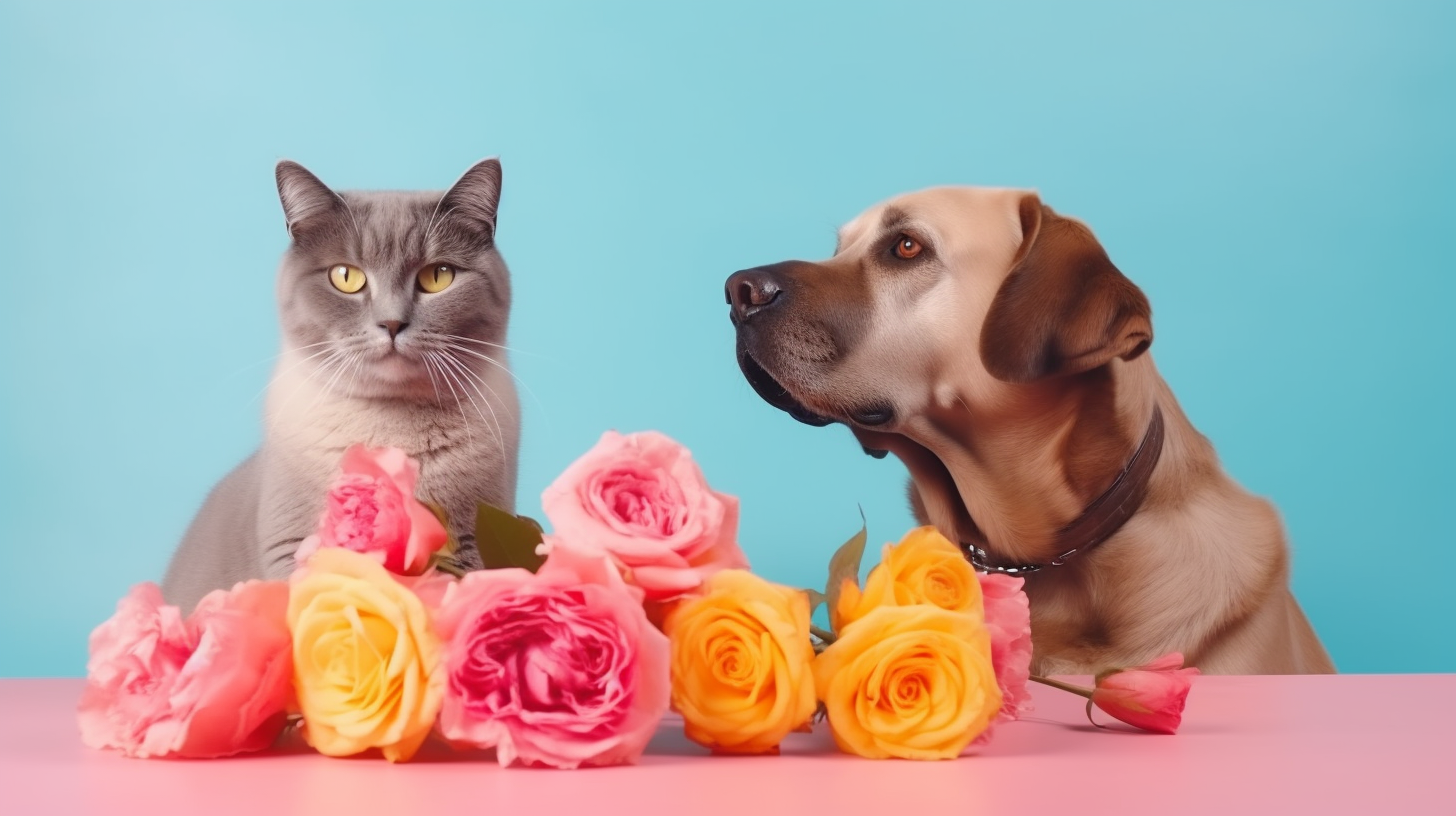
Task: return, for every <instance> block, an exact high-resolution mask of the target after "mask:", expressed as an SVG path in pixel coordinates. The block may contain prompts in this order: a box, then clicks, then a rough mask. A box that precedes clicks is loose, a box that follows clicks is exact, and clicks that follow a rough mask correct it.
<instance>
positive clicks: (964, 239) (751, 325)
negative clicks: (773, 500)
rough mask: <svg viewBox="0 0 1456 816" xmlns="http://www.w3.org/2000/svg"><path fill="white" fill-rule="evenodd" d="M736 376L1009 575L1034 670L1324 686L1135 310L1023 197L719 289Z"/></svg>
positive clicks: (1307, 635) (1247, 498)
mask: <svg viewBox="0 0 1456 816" xmlns="http://www.w3.org/2000/svg"><path fill="white" fill-rule="evenodd" d="M727 296H728V301H729V303H730V305H731V307H732V308H731V317H732V320H733V323H734V325H735V326H736V327H737V330H738V358H739V363H740V365H741V367H742V369H743V372H744V375H745V376H746V377H747V378H748V381H749V382H750V383H751V384H752V385H753V387H754V389H755V390H756V391H758V393H759V395H760V396H762V397H763V398H764V399H765V400H767V401H768V402H769V403H770V404H771V405H774V406H775V407H778V408H781V409H783V410H785V411H787V412H789V413H790V414H791V415H793V416H794V417H795V418H796V419H799V420H800V421H803V422H807V423H810V424H815V425H823V424H829V423H831V422H840V423H843V424H845V425H847V426H849V428H850V429H851V430H852V431H853V432H854V434H855V436H856V437H857V438H858V439H859V441H860V443H861V445H862V446H863V447H864V448H865V450H866V452H868V453H871V454H874V455H884V453H885V452H890V453H894V454H895V455H896V456H898V457H899V458H900V459H901V460H902V461H903V462H904V463H905V464H906V466H907V467H908V469H909V471H910V476H911V488H910V494H911V502H912V505H913V507H914V509H915V513H916V515H917V517H919V518H920V519H921V521H922V522H923V523H930V524H934V525H935V526H936V527H938V528H939V529H940V530H941V531H942V532H944V533H945V534H946V535H947V536H948V537H950V538H951V540H953V541H958V542H960V543H961V545H962V547H963V548H965V549H966V551H967V553H968V556H969V557H970V558H971V560H972V562H973V563H976V564H977V565H978V566H979V567H981V568H983V569H989V570H994V571H1000V572H1006V573H1008V574H1012V575H1022V576H1024V577H1025V579H1026V592H1027V595H1028V596H1029V598H1030V601H1031V614H1032V638H1033V641H1034V643H1035V655H1034V658H1033V670H1034V671H1036V672H1038V673H1043V674H1088V673H1094V672H1097V671H1100V670H1103V669H1108V668H1113V667H1125V666H1133V665H1138V664H1141V663H1144V662H1147V661H1148V660H1150V659H1151V658H1154V657H1157V656H1158V655H1161V654H1164V653H1166V652H1171V651H1180V652H1182V653H1183V654H1184V655H1185V656H1186V659H1187V661H1188V663H1189V664H1190V665H1196V666H1198V667H1200V668H1201V669H1203V670H1204V671H1205V672H1210V673H1219V674H1289V673H1316V672H1332V671H1334V666H1333V665H1332V664H1331V662H1330V659H1329V657H1328V655H1326V653H1325V650H1324V648H1323V647H1322V646H1321V645H1320V642H1319V639H1318V638H1317V637H1316V636H1315V633H1314V631H1313V630H1312V629H1311V628H1310V625H1309V623H1308V621H1307V620H1306V619H1305V616H1304V613H1303V612H1302V611H1301V610H1300V608H1299V605H1298V604H1297V603H1296V602H1295V600H1294V597H1293V595H1291V594H1290V591H1289V583H1288V579H1289V555H1288V549H1287V547H1286V545H1285V541H1284V533H1283V530H1282V526H1281V524H1280V521H1279V516H1278V513H1277V511H1276V510H1275V508H1274V507H1273V506H1272V505H1271V504H1270V503H1269V502H1267V501H1265V500H1263V499H1260V498H1257V497H1255V496H1253V495H1251V494H1249V493H1248V492H1246V491H1245V490H1244V489H1243V488H1241V487H1240V486H1239V485H1238V484H1236V483H1235V482H1234V481H1233V480H1232V479H1230V478H1229V477H1228V475H1226V474H1225V473H1224V472H1223V470H1222V469H1221V468H1220V466H1219V463H1218V457H1217V455H1216V454H1215V453H1214V450H1213V447H1212V446H1211V445H1210V444H1209V442H1208V440H1207V439H1205V438H1204V437H1203V436H1202V435H1201V434H1199V432H1198V431H1197V430H1196V429H1194V427H1193V426H1192V425H1191V424H1189V422H1188V418H1187V417H1186V416H1184V414H1183V412H1182V410H1181V409H1180V408H1179V407H1178V402H1177V400H1175V399H1174V398H1173V394H1172V392H1171V391H1170V390H1169V388H1168V385H1167V383H1165V382H1164V381H1163V379H1162V377H1161V376H1159V374H1158V371H1157V369H1156V368H1155V367H1154V366H1153V360H1152V357H1151V356H1150V355H1149V354H1147V353H1146V352H1147V349H1148V346H1149V345H1150V344H1151V343H1152V337H1153V330H1152V322H1151V309H1150V308H1149V306H1148V300H1147V298H1146V297H1145V296H1144V295H1143V293H1142V291H1141V290H1139V289H1138V287H1137V286H1135V285H1134V284H1133V283H1132V282H1131V281H1129V280H1128V279H1127V278H1126V277H1124V276H1123V274H1122V273H1121V272H1119V271H1118V269H1117V267H1115V266H1113V264H1112V261H1110V260H1109V259H1108V257H1107V254H1106V252H1105V251H1104V250H1103V248H1102V246H1101V244H1099V243H1098V241H1097V239H1096V238H1095V237H1094V236H1093V235H1092V232H1091V230H1089V229H1088V228H1087V227H1086V226H1084V225H1083V224H1081V223H1080V222H1078V221H1075V220H1072V219H1070V218H1067V217H1065V216H1061V215H1058V214H1057V213H1055V212H1053V211H1052V210H1051V209H1050V208H1049V207H1046V206H1044V205H1043V204H1042V203H1041V200H1040V199H1039V198H1038V197H1037V195H1036V194H1035V193H1030V192H1025V191H1016V190H998V189H982V188H971V187H956V188H936V189H931V190H925V191H922V192H918V193H912V194H909V195H905V196H901V197H899V198H896V199H893V200H891V201H889V202H886V203H884V204H881V205H879V206H876V207H874V208H872V209H870V210H868V211H866V212H865V213H863V214H862V215H860V216H859V217H858V218H856V219H854V220H853V221H851V222H850V223H849V224H847V225H845V226H844V227H843V228H842V229H841V230H840V232H839V246H838V248H837V249H836V250H835V253H834V256H833V257H832V258H830V259H828V260H826V261H821V262H817V263H810V262H803V261H787V262H784V263H779V264H774V265H771V266H764V267H759V268H756V269H748V270H744V271H741V272H738V273H735V274H734V275H733V276H731V277H730V278H729V279H728V282H727Z"/></svg>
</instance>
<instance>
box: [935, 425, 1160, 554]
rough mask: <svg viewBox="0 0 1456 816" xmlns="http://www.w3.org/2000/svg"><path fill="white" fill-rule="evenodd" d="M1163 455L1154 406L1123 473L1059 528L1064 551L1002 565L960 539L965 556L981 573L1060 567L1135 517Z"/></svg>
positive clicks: (1059, 549)
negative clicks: (1038, 559)
mask: <svg viewBox="0 0 1456 816" xmlns="http://www.w3.org/2000/svg"><path fill="white" fill-rule="evenodd" d="M1162 454H1163V412H1162V410H1161V409H1160V408H1158V407H1157V406H1156V405H1155V406H1153V418H1152V420H1151V421H1150V422H1149V423H1148V432H1147V433H1146V434H1144V435H1143V441H1142V442H1141V443H1140V444H1139V445H1138V448H1137V450H1135V451H1133V454H1132V458H1131V459H1129V460H1128V461H1127V465H1126V466H1125V467H1123V469H1122V472H1121V473H1118V474H1117V478H1116V479H1114V480H1113V482H1112V486H1111V487H1109V488H1107V490H1106V491H1105V492H1104V493H1103V494H1102V495H1101V496H1098V497H1097V499H1096V500H1095V501H1093V502H1092V503H1091V504H1089V505H1087V509H1086V510H1084V511H1082V515H1080V516H1078V517H1077V518H1076V519H1074V520H1073V521H1072V523H1071V524H1068V525H1067V526H1065V527H1063V528H1062V529H1060V530H1058V531H1057V535H1056V538H1055V539H1053V540H1054V541H1055V542H1056V545H1057V550H1058V552H1060V553H1061V555H1058V556H1057V557H1056V558H1053V559H1052V560H1051V561H1049V562H1048V563H1045V564H1020V565H1016V566H1002V565H997V564H992V563H991V560H990V556H989V555H987V553H986V551H985V550H984V549H982V548H981V547H977V546H976V545H974V544H970V543H968V542H965V541H962V542H961V549H963V550H965V553H966V558H967V559H968V560H970V562H971V566H973V567H975V568H976V569H978V570H980V571H982V572H997V573H1001V574H1002V575H1029V574H1031V573H1033V572H1040V571H1041V570H1044V569H1047V568H1049V567H1060V566H1062V565H1063V564H1065V563H1067V559H1069V558H1071V557H1072V556H1074V555H1078V554H1085V553H1086V552H1087V551H1088V550H1090V549H1092V548H1093V547H1096V546H1097V545H1098V544H1101V543H1102V542H1104V541H1106V540H1107V539H1109V538H1111V537H1112V535H1113V533H1116V532H1117V531H1118V530H1120V529H1122V525H1124V524H1126V523H1127V520H1128V519H1130V518H1132V516H1133V514H1134V513H1136V512H1137V511H1138V508H1139V507H1141V506H1142V503H1143V499H1144V498H1146V497H1147V495H1148V482H1149V481H1150V480H1151V479H1152V477H1153V469H1154V468H1156V467H1157V466H1158V458H1159V457H1160V456H1162Z"/></svg>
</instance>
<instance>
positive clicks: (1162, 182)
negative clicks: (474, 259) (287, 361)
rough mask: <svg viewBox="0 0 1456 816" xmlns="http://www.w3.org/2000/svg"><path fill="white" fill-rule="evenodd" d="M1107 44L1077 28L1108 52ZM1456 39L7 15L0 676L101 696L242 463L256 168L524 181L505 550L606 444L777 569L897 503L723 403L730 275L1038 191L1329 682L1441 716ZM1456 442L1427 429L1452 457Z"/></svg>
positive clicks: (1140, 8)
mask: <svg viewBox="0 0 1456 816" xmlns="http://www.w3.org/2000/svg"><path fill="white" fill-rule="evenodd" d="M1093 5H1095V6H1096V8H1095V9H1094V8H1092V6H1093ZM1452 42H1456V4H1451V3H1444V2H1430V3H1412V2H1390V1H1389V0H1385V1H1384V2H1371V3H1336V2H1313V3H1288V2H1261V3H1237V2H1235V3H1217V4H1212V3H1200V4H1172V3H1162V2H1157V3H1151V2H1150V3H1098V4H1083V3H1071V2H1068V3H1004V2H1001V3H969V2H946V3H920V4H915V3H896V4H890V3H879V4H870V5H853V4H849V3H826V4H823V5H818V6H814V5H798V4H788V3H782V2H770V3H755V2H733V3H717V4H712V5H711V6H704V5H700V4H680V3H660V4H640V3H628V2H620V3H611V4H587V3H582V4H565V5H563V4H555V3H545V2H530V3H527V2H517V3H510V4H492V3H463V2H462V3H458V4H437V3H426V2H410V3H407V4H406V3H367V2H358V3H349V4H338V5H323V4H311V3H303V2H288V3H268V2H247V3H243V2H236V3H227V4H221V3H219V4H196V3H178V4H171V5H168V4H156V3H150V2H131V3H126V4H112V3H95V4H84V3H53V2H39V1H33V0H24V1H21V2H18V1H17V0H5V2H4V3H3V4H0V164H3V166H4V168H5V169H4V173H3V181H0V258H3V271H0V276H3V281H4V286H3V289H0V291H3V294H0V299H3V303H4V306H5V308H4V320H5V321H6V324H7V325H6V332H5V336H4V341H3V342H0V388H3V389H4V390H3V398H0V556H3V568H0V631H3V633H4V648H3V649H0V675H68V674H79V673H80V672H81V671H82V670H83V666H84V660H85V645H86V635H87V633H88V631H89V630H90V629H91V627H92V626H94V625H95V624H96V623H98V622H99V621H101V620H102V619H104V618H105V617H106V616H107V615H109V614H110V611H111V609H112V607H113V605H114V603H115V601H116V599H117V598H119V597H120V596H121V595H122V594H123V593H124V592H125V591H126V588H127V587H128V586H129V585H130V584H132V583H133V582H136V581H140V580H145V579H152V578H156V577H158V576H159V575H160V573H161V570H162V568H163V566H164V564H165V561H166V558H167V556H168V554H169V552H170V550H171V548H172V547H173V546H174V544H175V542H176V541H177V539H178V537H179V536H180V534H181V532H182V530H183V528H184V526H185V525H186V523H187V521H188V520H189V518H190V517H191V515H192V513H193V512H194V510H195V508H196V506H197V505H198V503H199V502H200V501H201V499H202V497H203V495H204V494H205V492H206V491H207V490H208V488H209V487H210V486H211V485H212V484H213V482H214V481H215V480H216V479H217V478H218V477H219V476H221V475H222V474H223V473H224V472H225V471H226V470H227V469H229V468H230V467H232V465H233V464H235V463H236V462H237V461H238V460H240V459H241V458H242V457H243V456H244V455H246V454H247V453H248V452H249V451H250V450H252V449H253V448H254V447H255V446H256V444H257V443H258V439H259V436H260V431H259V409H260V401H259V399H258V396H259V393H260V391H261V390H262V389H263V387H264V385H265V383H266V382H267V379H268V376H269V366H270V358H271V357H272V355H274V354H275V353H276V351H277V320H276V317H275V313H274V306H273V299H272V297H273V296H272V287H273V275H274V269H275V263H276V260H277V257H278V255H279V253H280V252H281V251H282V250H283V248H284V245H285V240H286V236H285V232H284V227H283V220H282V216H281V214H280V211H279V207H278V204H277V200H276V197H275V194H274V189H273V181H272V166H273V163H274V162H275V161H276V160H277V159H279V158H284V157H287V158H292V159H296V160H299V161H302V162H303V163H304V164H306V165H307V166H308V167H310V168H311V169H313V170H314V171H315V172H316V173H318V174H319V175H320V176H321V177H322V178H323V179H324V180H325V181H327V182H328V183H330V184H332V185H335V186H337V187H341V188H397V187H402V188H443V187H444V186H446V185H448V184H449V183H450V182H451V181H453V180H454V179H455V177H456V176H457V175H458V174H459V173H460V172H462V171H463V170H464V169H465V168H466V167H467V166H469V165H470V164H471V163H472V162H473V161H475V160H476V159H479V158H481V157H483V156H486V155H491V154H499V155H500V156H501V157H502V159H503V162H504V166H505V177H506V183H505V195H504V203H503V205H502V216H501V225H500V245H501V247H502V249H503V252H504V254H505V256H506V257H507V259H508V260H509V262H510V264H511V267H512V269H513V271H514V274H515V282H516V297H517V301H516V302H517V308H516V312H515V318H514V326H513V329H512V332H511V345H512V346H514V347H515V348H517V349H519V350H520V353H519V354H517V355H516V356H515V358H514V361H515V365H516V368H517V371H518V373H519V374H520V376H521V377H522V379H524V380H525V382H526V383H527V384H528V385H529V387H530V389H531V393H530V394H525V395H523V398H524V405H525V441H524V447H523V459H522V461H523V465H522V472H521V507H522V509H523V510H524V511H527V512H533V513H534V512H537V511H539V500H538V497H539V494H540V491H541V489H542V488H543V487H544V486H545V485H546V484H547V483H548V482H549V481H550V479H551V478H552V477H553V476H554V475H555V474H556V473H558V472H559V471H560V470H561V469H562V468H563V467H564V466H565V465H566V464H567V463H568V462H570V461H571V460H572V459H573V458H575V457H576V456H577V455H578V454H580V453H581V452H582V451H584V450H585V449H586V448H588V447H589V446H590V445H591V444H592V443H593V442H594V441H595V440H596V439H597V437H598V435H599V434H600V433H601V432H602V431H603V430H604V429H607V428H617V429H621V430H624V431H628V430H638V429H646V428H657V429H660V430H663V431H665V432H667V433H669V434H671V435H673V436H675V437H677V438H678V439H680V440H682V441H683V442H685V443H686V444H688V445H689V446H690V447H691V448H692V449H693V450H694V451H695V453H696V455H697V457H698V459H699V460H700V462H701V464H702V465H703V467H704V468H705V470H706V472H707V474H708V476H709V479H710V480H711V481H712V482H713V483H714V485H715V486H717V487H718V488H719V489H722V490H725V491H728V492H732V493H736V494H738V495H740V496H741V497H742V499H743V508H744V509H743V528H742V539H743V543H744V547H745V549H746V550H747V552H748V553H749V555H750V557H751V558H752V560H753V562H754V565H755V567H756V568H757V569H758V570H759V571H760V572H762V573H764V574H765V575H767V576H769V577H771V578H774V579H777V580H780V581H783V582H787V583H797V584H807V585H817V584H819V583H820V582H821V581H822V574H823V564H824V562H825V560H826V558H827V556H828V554H829V552H830V550H831V549H832V548H833V547H834V546H835V545H837V544H838V543H839V542H840V541H842V540H843V539H844V538H845V537H847V536H848V535H849V534H850V533H852V532H853V531H854V530H855V529H857V527H858V524H859V516H858V513H857V511H856V506H860V505H862V506H863V507H864V510H865V513H866V515H867V516H868V518H869V526H870V534H871V540H872V542H880V541H885V540H889V539H892V538H897V537H898V536H899V535H900V534H901V533H902V532H903V530H904V529H905V528H907V527H908V526H909V525H910V524H911V518H910V515H909V513H908V511H907V509H906V507H905V505H904V500H903V495H904V494H903V478H904V475H903V470H902V468H901V467H900V466H899V465H898V464H897V463H895V462H894V461H893V460H886V461H882V462H881V461H875V460H872V459H869V458H867V457H865V456H863V455H862V454H861V453H860V452H859V450H858V448H857V446H856V445H855V444H854V443H853V441H852V440H851V438H850V436H849V434H848V432H847V431H845V430H844V429H842V428H831V429H822V430H820V429H812V428H809V427H806V426H802V425H798V424H796V423H794V422H792V421H790V420H788V419H787V418H786V417H785V416H784V415H782V414H780V413H778V412H776V411H774V410H773V409H771V408H769V407H768V406H767V405H765V404H763V403H762V402H760V401H759V400H758V399H757V398H756V397H755V396H754V395H753V393H752V392H751V391H750V389H749V388H748V386H747V385H746V384H745V383H744V382H743V380H742V378H741V377H740V376H739V374H738V371H737V368H736V365H735V363H734V360H733V355H732V332H731V329H730V326H729V324H728V320H727V314H726V307H725V306H724V305H723V300H722V283H723V279H724V277H725V276H726V275H727V274H728V273H730V272H732V271H733V270H735V269H738V268H742V267H746V266H751V265H756V264H758V263H762V262H767V261H774V260H780V259H784V258H789V257H810V258H813V257H823V256H825V255H827V254H828V253H829V252H830V251H831V250H832V245H833V230H834V228H835V226H836V225H838V224H839V223H840V222H842V221H844V220H847V219H848V218H849V217H851V216H853V215H854V214H855V213H857V212H858V211H859V210H861V209H863V208H864V207H866V206H868V205H870V204H872V203H874V202H875V201H877V200H879V199H882V198H884V197H887V196H889V195H892V194H895V193H898V192H901V191H905V190H909V189H913V188H918V187H922V186H928V185H932V184H945V183H976V184H988V185H1002V186H1018V187H1031V188H1037V189H1039V190H1040V191H1041V193H1042V195H1043V197H1044V198H1045V200H1046V201H1048V202H1049V203H1051V204H1052V205H1053V206H1055V207H1057V208H1058V209H1059V210H1061V211H1063V212H1067V213H1070V214H1073V215H1076V216H1080V217H1082V218H1084V219H1085V220H1087V221H1088V222H1089V223H1090V224H1091V225H1092V226H1093V227H1094V228H1095V229H1096V230H1097V232H1098V234H1099V235H1100V237H1101V238H1102V240H1103V242H1104V244H1105V245H1106V246H1107V247H1108V248H1109V251H1110V253H1111V255H1112V257H1113V259H1114V260H1115V261H1116V262H1117V263H1118V265H1119V266H1120V267H1121V268H1122V269H1123V270H1124V271H1126V272H1127V273H1128V274H1129V275H1130V276H1131V277H1132V278H1133V279H1134V280H1135V281H1136V282H1137V283H1139V284H1140V285H1141V286H1142V287H1143V288H1144V289H1145V290H1146V291H1147V292H1148V294H1149V296H1150V297H1151V299H1152V302H1153V305H1154V310H1155V315H1156V318H1155V320H1156V329H1157V338H1158V339H1157V343H1156V344H1155V347H1154V350H1153V351H1154V354H1155V355H1156V357H1157V360H1158V362H1159V365H1160V367H1161V369H1162V371H1163V372H1164V374H1165V376H1166V377H1167V378H1168V380H1169V381H1170V382H1171V383H1172V385H1173V387H1174V389H1175V391H1176V393H1177V394H1178V396H1179V398H1180V399H1181V401H1182V404H1183V405H1184V407H1185V408H1186V409H1187V411H1188V412H1189V414H1190V415H1191V417H1192V418H1193V420H1194V422H1195V424H1197V425H1198V426H1199V428H1200V429H1201V430H1203V431H1204V432H1205V433H1206V434H1208V435H1209V436H1210V437H1211V438H1212V439H1213V441H1214V442H1215V444H1216V445H1217V446H1218V448H1219V450H1220V452H1221V454H1222V457H1223V459H1224V462H1225V464H1226V466H1227V467H1228V469H1229V470H1230V471H1231V472H1232V474H1233V475H1234V476H1235V477H1236V478H1237V479H1239V480H1240V481H1241V482H1243V483H1244V484H1245V485H1247V486H1248V487H1250V488H1251V489H1252V490H1254V491H1256V492H1258V493H1260V494H1263V495H1267V496H1269V497H1271V498H1272V499H1273V500H1274V501H1276V502H1277V503H1278V504H1279V506H1280V507H1281V508H1282V511H1283V513H1284V517H1285V519H1286V522H1287V525H1288V528H1289V532H1290V537H1291V541H1292V543H1293V548H1294V586H1295V590H1296V593H1297V595H1298V596H1299V598H1300V600H1301V601H1302V602H1303V603H1304V605H1305V608H1306V609H1307V611H1308V612H1309V615H1310V617H1311V618H1312V620H1313V621H1314V623H1315V625H1316V627H1317V628H1318V630H1319V632H1320V633H1321V635H1322V636H1323V637H1324V640H1325V642H1326V643H1327V644H1328V646H1329V648H1330V650H1331V652H1332V653H1333V655H1334V657H1335V660H1336V662H1337V663H1338V664H1339V666H1340V668H1341V669H1343V670H1346V671H1361V672H1380V671H1456V649H1453V648H1452V647H1453V644H1456V636H1453V634H1452V631H1451V627H1450V621H1451V620H1452V619H1453V615H1452V612H1453V609H1452V607H1453V603H1452V600H1451V598H1452V595H1451V593H1450V591H1449V590H1448V588H1447V583H1446V575H1445V573H1446V572H1447V571H1448V570H1447V569H1445V565H1446V564H1447V563H1448V560H1449V555H1450V551H1451V546H1452V544H1453V543H1456V541H1453V538H1456V537H1453V534H1452V532H1451V527H1450V523H1449V510H1450V507H1451V502H1452V498H1453V496H1456V476H1453V470H1452V466H1451V462H1452V458H1453V454H1456V434H1453V430H1452V427H1453V422H1452V419H1451V418H1452V417H1456V389H1453V384H1452V374H1453V362H1452V360H1453V354H1452V352H1453V351H1456V329H1453V322H1452V318H1451V312H1452V307H1453V305H1456V275H1453V272H1456V269H1453V267H1456V262H1453V257H1456V254H1453V252H1452V250H1451V240H1452V229H1453V225H1456V203H1453V201H1456V199H1453V190H1456V150H1453V145H1456V49H1453V48H1452V47H1451V43H1452ZM1443 417H1444V419H1443Z"/></svg>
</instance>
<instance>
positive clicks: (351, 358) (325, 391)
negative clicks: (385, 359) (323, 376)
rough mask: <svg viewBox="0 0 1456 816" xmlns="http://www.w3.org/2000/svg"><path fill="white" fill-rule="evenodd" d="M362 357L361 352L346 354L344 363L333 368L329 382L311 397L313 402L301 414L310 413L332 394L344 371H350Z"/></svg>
mask: <svg viewBox="0 0 1456 816" xmlns="http://www.w3.org/2000/svg"><path fill="white" fill-rule="evenodd" d="M363 356H364V355H363V353H362V352H358V351H350V352H347V353H346V355H345V357H344V361H343V362H342V363H340V364H339V365H338V366H337V367H335V369H334V374H333V376H331V377H329V381H328V382H326V383H324V387H323V388H320V389H319V390H318V393H316V394H314V395H313V400H312V401H311V402H309V404H308V407H307V408H305V409H304V410H303V412H304V413H305V414H308V413H312V412H313V409H314V407H315V406H317V405H318V402H319V400H321V399H323V398H324V397H325V396H328V395H330V394H332V393H334V384H335V383H337V382H338V381H339V377H340V376H342V375H343V373H344V371H345V370H346V369H352V368H353V367H354V365H356V364H357V363H358V362H359V359H360V358H362V357H363Z"/></svg>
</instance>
